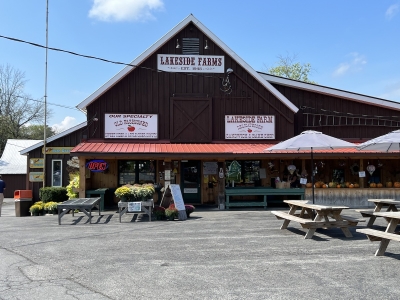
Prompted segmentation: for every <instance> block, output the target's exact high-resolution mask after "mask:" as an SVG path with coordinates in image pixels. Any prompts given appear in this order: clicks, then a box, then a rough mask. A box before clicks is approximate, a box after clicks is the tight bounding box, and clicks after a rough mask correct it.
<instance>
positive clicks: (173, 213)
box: [165, 204, 178, 221]
mask: <svg viewBox="0 0 400 300" xmlns="http://www.w3.org/2000/svg"><path fill="white" fill-rule="evenodd" d="M165 216H166V217H167V218H168V220H170V221H173V220H175V219H177V218H178V210H177V209H176V208H175V205H174V204H171V205H170V206H169V207H168V208H167V209H166V210H165Z"/></svg>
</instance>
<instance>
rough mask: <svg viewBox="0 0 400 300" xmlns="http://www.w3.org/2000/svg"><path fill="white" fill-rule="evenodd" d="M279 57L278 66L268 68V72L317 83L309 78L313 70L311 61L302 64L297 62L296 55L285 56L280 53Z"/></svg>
mask: <svg viewBox="0 0 400 300" xmlns="http://www.w3.org/2000/svg"><path fill="white" fill-rule="evenodd" d="M278 58H279V62H278V66H276V67H272V68H268V71H267V72H268V73H270V74H272V75H277V76H281V77H286V78H290V79H294V80H299V81H304V82H308V83H314V84H315V83H316V82H314V81H311V80H310V79H309V78H308V75H310V74H311V72H312V68H311V65H310V64H309V63H305V64H301V63H299V62H296V55H293V56H291V57H290V56H286V57H284V56H281V55H280V56H278Z"/></svg>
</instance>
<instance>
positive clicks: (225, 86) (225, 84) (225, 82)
mask: <svg viewBox="0 0 400 300" xmlns="http://www.w3.org/2000/svg"><path fill="white" fill-rule="evenodd" d="M232 72H233V70H232V69H231V68H228V69H227V70H226V78H221V79H222V83H221V85H222V86H221V88H220V90H221V91H223V92H224V93H225V94H227V95H229V94H230V93H232V85H231V83H230V81H229V74H231V73H232Z"/></svg>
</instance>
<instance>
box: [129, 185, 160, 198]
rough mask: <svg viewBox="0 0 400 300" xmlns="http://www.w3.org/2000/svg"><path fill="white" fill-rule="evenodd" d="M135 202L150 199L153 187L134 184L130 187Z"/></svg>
mask: <svg viewBox="0 0 400 300" xmlns="http://www.w3.org/2000/svg"><path fill="white" fill-rule="evenodd" d="M131 190H132V191H133V194H134V197H135V198H136V201H147V199H151V198H152V197H153V194H154V193H155V189H154V186H153V185H152V184H143V185H140V184H134V185H133V186H132V187H131Z"/></svg>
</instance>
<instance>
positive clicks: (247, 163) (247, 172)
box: [226, 160, 261, 186]
mask: <svg viewBox="0 0 400 300" xmlns="http://www.w3.org/2000/svg"><path fill="white" fill-rule="evenodd" d="M260 166H261V162H260V161H259V160H243V161H236V160H234V161H227V162H226V167H227V175H226V180H227V182H228V183H232V181H234V182H235V185H237V184H239V185H240V184H254V185H256V186H258V185H260Z"/></svg>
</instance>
